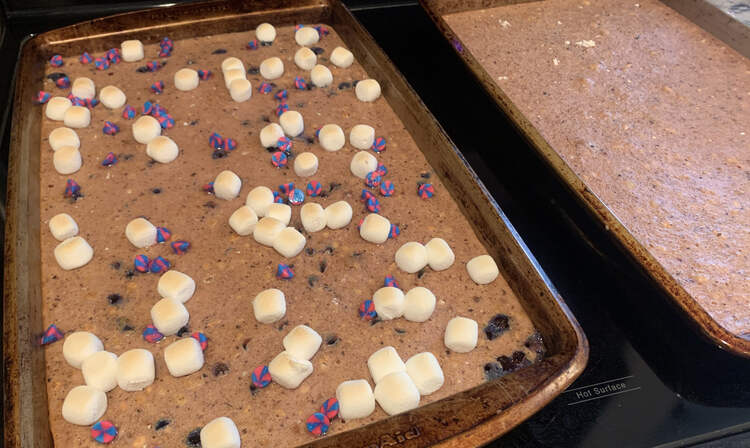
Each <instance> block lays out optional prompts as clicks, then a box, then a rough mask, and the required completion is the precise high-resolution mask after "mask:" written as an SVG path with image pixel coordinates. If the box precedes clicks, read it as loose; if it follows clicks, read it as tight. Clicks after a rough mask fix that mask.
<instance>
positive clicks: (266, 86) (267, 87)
mask: <svg viewBox="0 0 750 448" xmlns="http://www.w3.org/2000/svg"><path fill="white" fill-rule="evenodd" d="M271 90H273V86H272V85H271V84H270V83H267V82H262V83H260V85H259V86H258V92H260V93H264V94H265V93H271Z"/></svg>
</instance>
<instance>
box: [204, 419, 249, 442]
mask: <svg viewBox="0 0 750 448" xmlns="http://www.w3.org/2000/svg"><path fill="white" fill-rule="evenodd" d="M200 435H201V447H203V448H240V446H241V445H242V441H241V440H240V432H239V431H237V425H235V424H234V422H233V421H232V420H231V419H230V418H228V417H219V418H216V419H213V420H211V421H210V422H208V424H207V425H206V426H204V427H203V428H201V433H200Z"/></svg>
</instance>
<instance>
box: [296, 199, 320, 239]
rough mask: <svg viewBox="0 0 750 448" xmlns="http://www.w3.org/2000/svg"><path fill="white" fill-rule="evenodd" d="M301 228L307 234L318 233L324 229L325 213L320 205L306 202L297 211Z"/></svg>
mask: <svg viewBox="0 0 750 448" xmlns="http://www.w3.org/2000/svg"><path fill="white" fill-rule="evenodd" d="M299 217H300V219H301V220H302V227H304V228H305V230H306V231H307V232H308V233H313V232H319V231H321V230H323V229H325V227H326V222H327V220H326V211H325V210H323V207H322V206H321V205H320V204H316V203H315V202H308V203H306V204H305V205H303V206H302V208H301V209H300V210H299Z"/></svg>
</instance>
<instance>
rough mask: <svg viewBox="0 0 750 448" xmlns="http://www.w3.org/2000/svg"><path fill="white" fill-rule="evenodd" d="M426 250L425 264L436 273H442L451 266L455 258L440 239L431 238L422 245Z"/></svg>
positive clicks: (445, 243) (446, 244)
mask: <svg viewBox="0 0 750 448" xmlns="http://www.w3.org/2000/svg"><path fill="white" fill-rule="evenodd" d="M424 247H425V249H427V264H429V265H430V267H431V268H432V269H434V270H436V271H444V270H446V269H448V268H449V267H451V265H453V261H455V259H456V256H455V255H453V251H452V250H451V247H450V246H449V245H448V243H447V242H446V241H445V240H444V239H442V238H433V239H431V240H430V241H428V242H427V244H425V245H424Z"/></svg>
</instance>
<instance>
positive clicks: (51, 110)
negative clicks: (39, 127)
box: [44, 96, 73, 121]
mask: <svg viewBox="0 0 750 448" xmlns="http://www.w3.org/2000/svg"><path fill="white" fill-rule="evenodd" d="M72 106H73V103H72V102H70V100H69V99H67V98H65V97H63V96H53V97H52V98H50V100H49V101H47V105H46V106H45V107H44V115H46V116H47V118H49V119H50V120H55V121H63V119H64V118H65V112H66V111H67V110H68V109H70V108H71V107H72Z"/></svg>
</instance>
